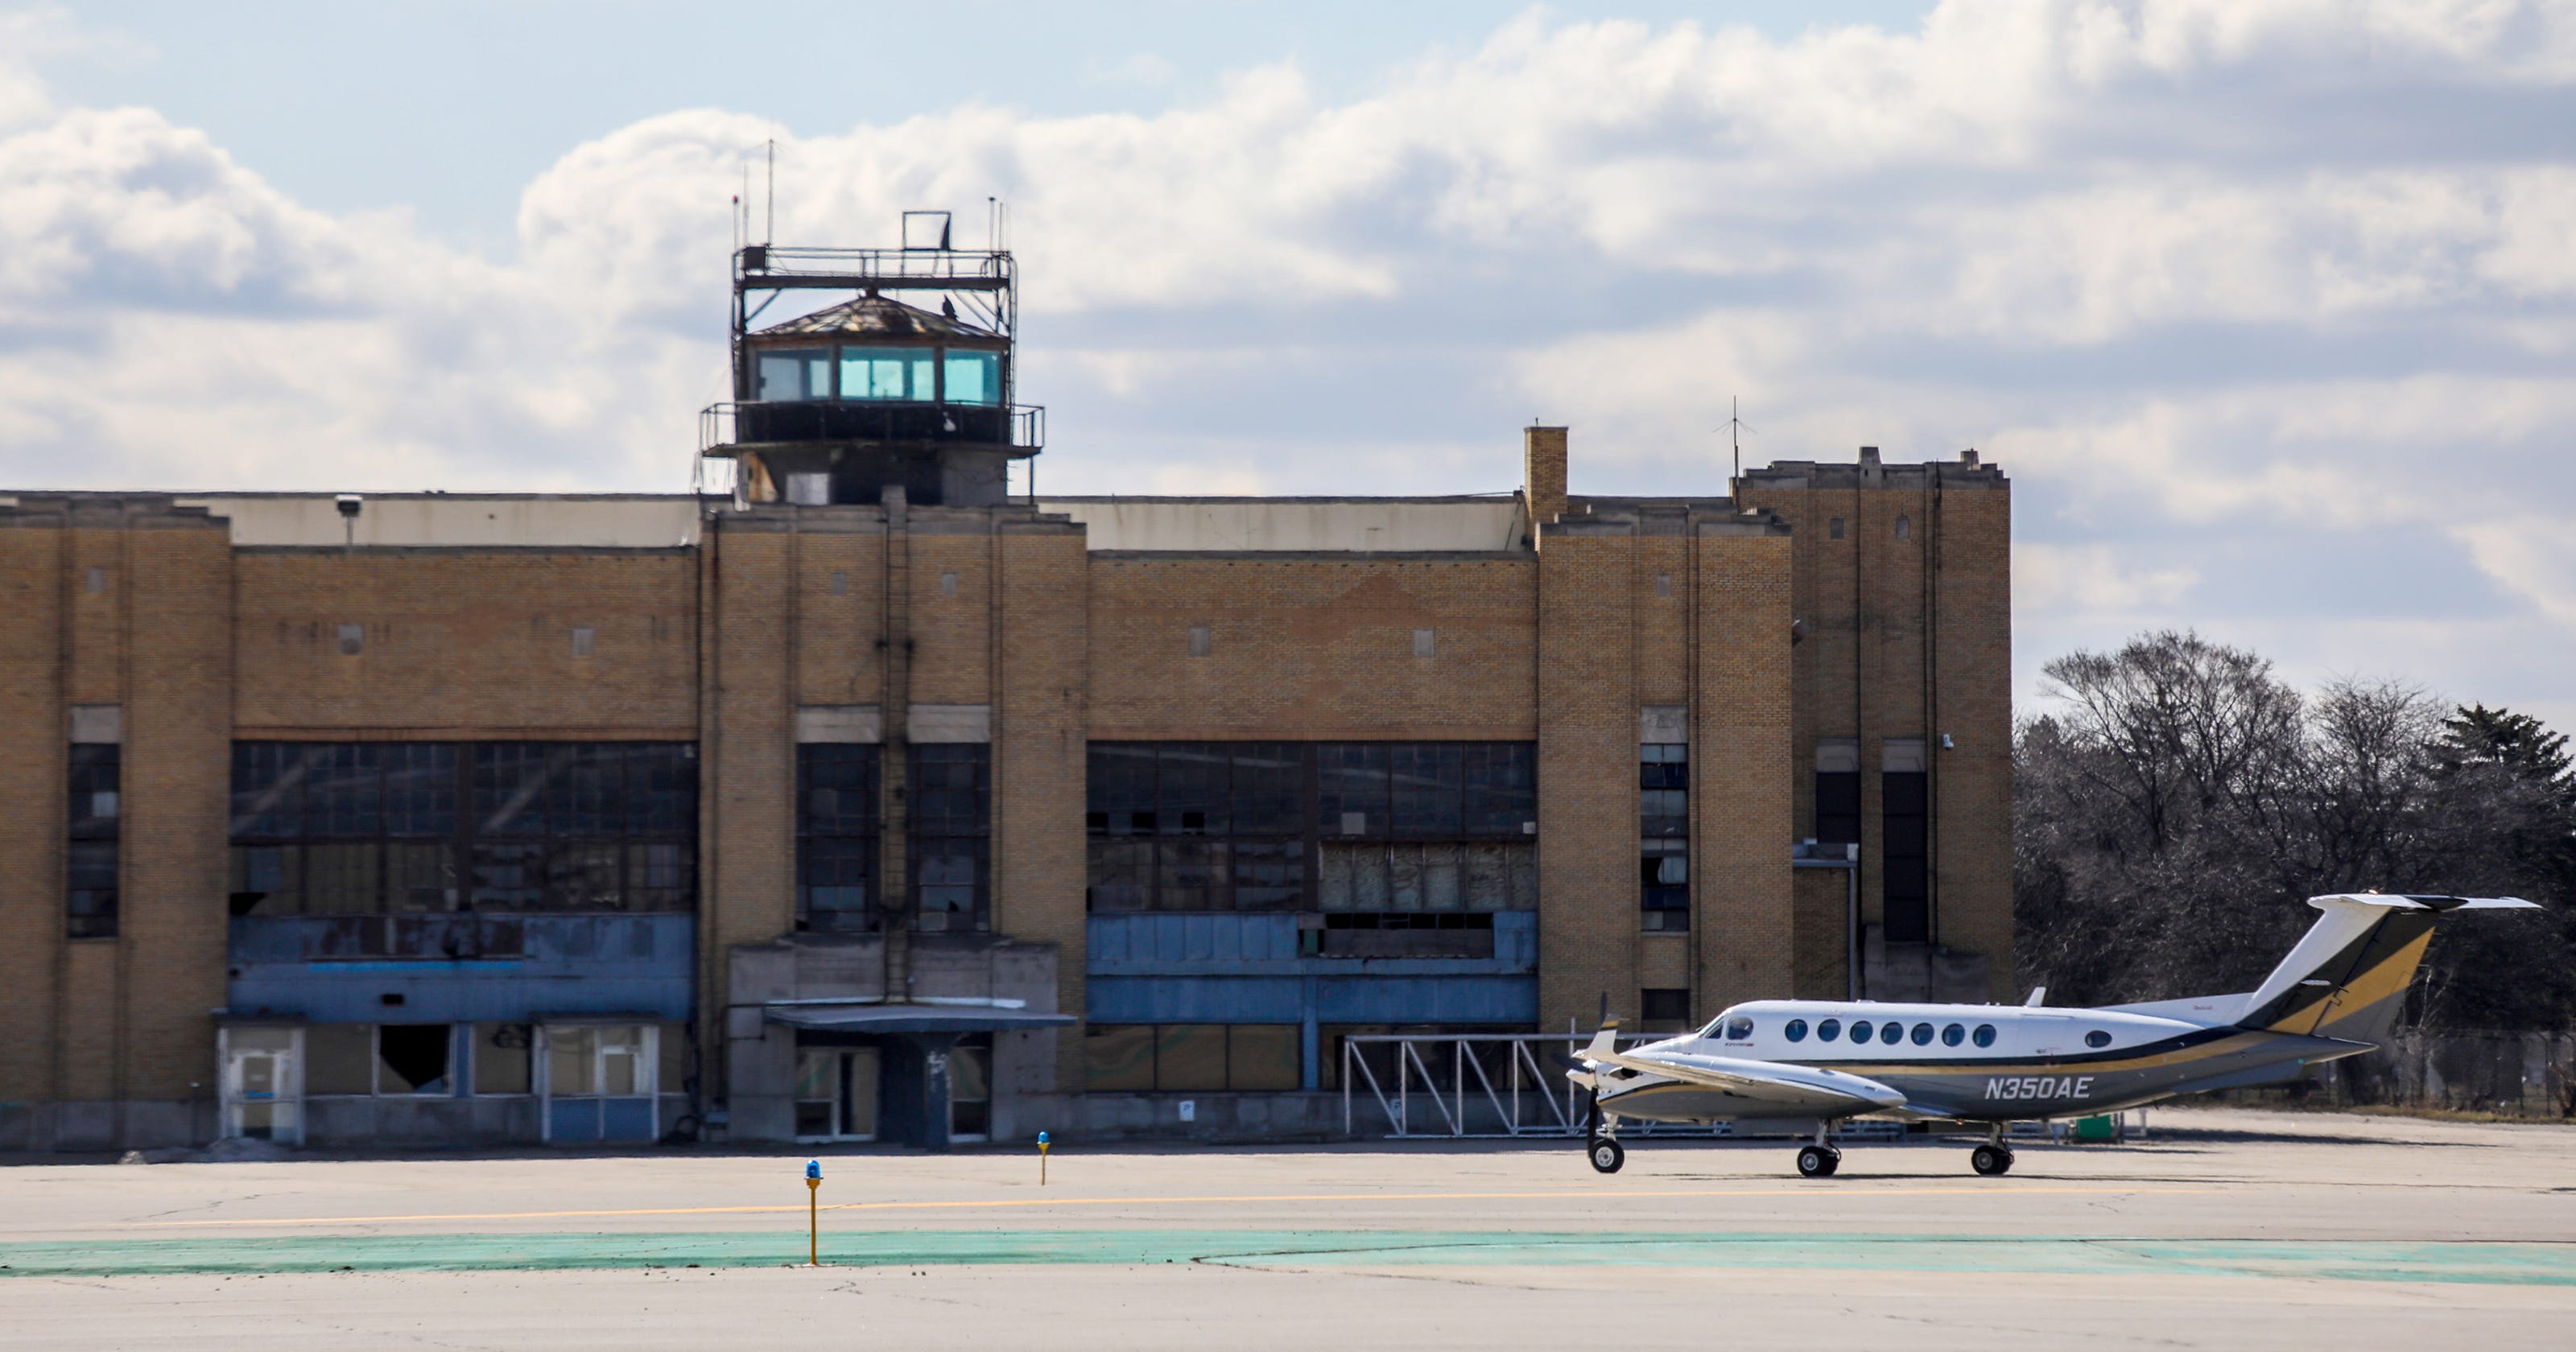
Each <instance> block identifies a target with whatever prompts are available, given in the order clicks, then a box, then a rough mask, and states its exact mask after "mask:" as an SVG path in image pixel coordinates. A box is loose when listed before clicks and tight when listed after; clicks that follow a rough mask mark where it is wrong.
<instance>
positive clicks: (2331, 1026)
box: [2236, 892, 2539, 1043]
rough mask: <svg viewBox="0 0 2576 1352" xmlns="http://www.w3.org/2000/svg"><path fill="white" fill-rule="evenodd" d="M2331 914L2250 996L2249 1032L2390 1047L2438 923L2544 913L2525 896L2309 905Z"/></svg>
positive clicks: (2242, 1019)
mask: <svg viewBox="0 0 2576 1352" xmlns="http://www.w3.org/2000/svg"><path fill="white" fill-rule="evenodd" d="M2308 904H2309V905H2310V906H2314V907H2316V908H2317V909H2318V910H2319V911H2321V912H2323V914H2321V915H2319V916H2318V917H2317V923H2316V924H2315V925H2313V926H2311V927H2309V929H2308V932H2307V933H2306V934H2305V935H2304V936H2302V937H2301V938H2300V939H2299V942H2298V944H2297V945H2296V946H2294V947H2292V948H2291V949H2290V952H2289V956H2287V957H2285V958H2283V959H2281V965H2280V966H2278V967H2275V968H2273V969H2272V974H2271V975H2270V976H2268V977H2265V978H2264V979H2263V984H2262V985H2261V986H2260V987H2258V988H2256V990H2255V991H2254V993H2253V994H2252V995H2251V996H2248V997H2246V1000H2245V1007H2244V1013H2242V1014H2241V1015H2239V1016H2237V1018H2236V1024H2237V1026H2238V1027H2241V1028H2255V1029H2261V1030H2263V1031H2265V1032H2272V1033H2297V1034H2301V1035H2303V1036H2308V1037H2325V1038H2340V1039H2343V1040H2345V1041H2350V1042H2366V1043H2377V1042H2382V1041H2384V1040H2386V1038H2387V1036H2388V1030H2389V1029H2390V1028H2391V1027H2393V1026H2394V1025H2395V1023H2396V1020H2397V1013H2398V1007H2399V1006H2400V1005H2402V1004H2404V1003H2405V997H2406V990H2407V988H2408V987H2409V986H2410V985H2412V984H2413V982H2414V980H2415V969H2416V967H2417V966H2418V965H2419V964H2421V963H2422V962H2423V960H2424V950H2425V948H2426V946H2427V945H2429V944H2430V943H2431V942H2432V938H2433V926H2434V923H2435V920H2436V918H2437V917H2439V916H2441V915H2444V914H2447V913H2449V912H2452V911H2522V910H2537V909H2539V908H2538V907H2537V906H2536V905H2534V904H2533V903H2531V902H2528V901H2525V900H2523V899H2522V898H2520V897H2454V896H2437V895H2418V894H2404V893H2393V892H2339V893H2334V894H2331V895H2327V896H2322V897H2310V898H2308Z"/></svg>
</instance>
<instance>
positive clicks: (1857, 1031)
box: [1852, 1019, 1869, 1042]
mask: <svg viewBox="0 0 2576 1352" xmlns="http://www.w3.org/2000/svg"><path fill="white" fill-rule="evenodd" d="M1852 1041H1854V1042H1867V1041H1869V1020H1867V1019H1854V1020H1852Z"/></svg>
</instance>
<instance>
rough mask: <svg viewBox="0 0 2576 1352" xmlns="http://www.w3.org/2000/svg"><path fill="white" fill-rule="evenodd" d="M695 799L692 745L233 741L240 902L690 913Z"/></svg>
mask: <svg viewBox="0 0 2576 1352" xmlns="http://www.w3.org/2000/svg"><path fill="white" fill-rule="evenodd" d="M697 807H698V766H697V744H696V743H694V742H663V741H652V742H642V741H615V742H285V741H253V740H243V741H236V742H234V743H233V747H232V817H231V821H230V829H229V831H228V833H227V835H228V845H229V850H230V856H231V871H232V876H233V878H234V882H235V889H234V891H233V896H232V911H233V914H235V915H257V914H294V915H317V916H318V915H402V914H424V913H462V912H469V911H473V912H497V913H532V912H570V913H603V912H605V913H652V912H686V911H690V910H693V909H695V907H696V904H697V834H698V832H697ZM333 870H336V872H334V871H333ZM370 876H371V881H354V882H353V881H352V880H361V879H367V878H369V877H370ZM334 877H336V878H337V880H338V881H339V882H340V883H343V884H346V885H347V889H346V891H345V892H342V891H339V890H337V889H335V890H334V891H332V892H326V893H324V894H322V895H323V897H324V899H325V904H326V906H327V907H328V908H327V909H321V910H316V909H314V901H315V900H316V887H315V885H316V882H317V881H319V880H325V879H330V878H334ZM271 879H274V882H273V884H272V885H271V886H267V887H251V886H246V884H249V883H253V882H262V881H268V880H271ZM281 892H282V893H284V894H285V897H286V899H287V901H288V903H289V906H291V909H287V908H280V909H279V910H276V911H264V910H263V909H262V903H263V902H264V901H266V900H267V899H268V898H269V897H271V896H273V895H276V894H278V893H281ZM360 892H363V893H364V894H365V895H366V896H368V897H369V898H371V900H370V901H369V902H368V903H367V904H366V905H365V906H364V907H363V908H355V909H353V908H348V907H343V906H337V905H330V904H329V901H328V898H329V897H331V896H335V895H355V894H357V893H360Z"/></svg>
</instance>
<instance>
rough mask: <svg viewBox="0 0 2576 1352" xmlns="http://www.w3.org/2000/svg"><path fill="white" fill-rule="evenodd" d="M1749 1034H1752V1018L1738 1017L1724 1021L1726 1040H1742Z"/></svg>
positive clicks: (1749, 1035)
mask: <svg viewBox="0 0 2576 1352" xmlns="http://www.w3.org/2000/svg"><path fill="white" fill-rule="evenodd" d="M1751 1036H1753V1020H1751V1019H1747V1018H1740V1017H1739V1018H1733V1019H1728V1020H1727V1021H1726V1040H1727V1041H1729V1042H1742V1041H1743V1040H1744V1039H1746V1038H1749V1037H1751Z"/></svg>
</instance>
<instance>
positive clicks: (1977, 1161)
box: [1968, 1145, 2013, 1178]
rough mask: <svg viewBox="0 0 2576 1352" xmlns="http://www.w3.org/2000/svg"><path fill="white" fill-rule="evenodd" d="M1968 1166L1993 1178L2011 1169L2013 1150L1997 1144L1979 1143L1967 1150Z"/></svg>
mask: <svg viewBox="0 0 2576 1352" xmlns="http://www.w3.org/2000/svg"><path fill="white" fill-rule="evenodd" d="M1968 1167H1969V1168H1971V1169H1974V1170H1976V1171H1977V1172H1978V1173H1981V1174H1984V1175H1985V1176H1986V1177H1988V1178H1995V1177H1998V1176H2000V1175H2003V1174H2006V1173H2010V1172H2011V1171H2012V1167H2013V1152H2011V1151H2010V1150H2007V1149H2005V1148H2004V1147H2002V1146H1999V1145H1981V1146H1978V1147H1977V1148H1976V1149H1974V1150H1971V1151H1969V1152H1968Z"/></svg>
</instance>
